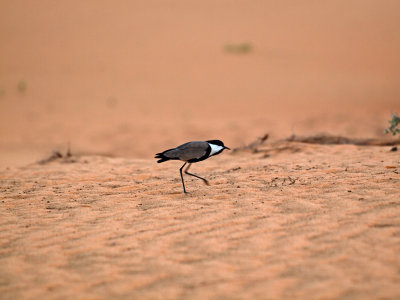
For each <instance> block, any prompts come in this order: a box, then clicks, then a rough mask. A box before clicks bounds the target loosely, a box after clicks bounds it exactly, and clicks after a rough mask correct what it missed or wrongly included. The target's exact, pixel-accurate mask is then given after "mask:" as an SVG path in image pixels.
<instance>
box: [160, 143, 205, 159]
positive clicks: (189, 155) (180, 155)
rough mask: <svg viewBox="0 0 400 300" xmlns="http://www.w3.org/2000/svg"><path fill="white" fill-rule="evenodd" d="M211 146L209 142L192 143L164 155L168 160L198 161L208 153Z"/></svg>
mask: <svg viewBox="0 0 400 300" xmlns="http://www.w3.org/2000/svg"><path fill="white" fill-rule="evenodd" d="M208 147H209V145H208V143H207V142H203V141H199V142H190V143H186V144H183V145H180V146H179V147H177V148H175V149H171V150H168V151H166V152H164V155H165V156H166V157H168V158H177V159H180V160H183V161H187V160H190V159H198V158H200V157H203V156H204V155H205V154H206V153H207V149H208Z"/></svg>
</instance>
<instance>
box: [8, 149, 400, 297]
mask: <svg viewBox="0 0 400 300" xmlns="http://www.w3.org/2000/svg"><path fill="white" fill-rule="evenodd" d="M278 148H279V149H281V150H279V151H276V150H272V149H278ZM268 149H269V148H268V147H267V148H266V150H268ZM268 153H269V157H265V153H260V154H251V153H247V152H239V153H236V154H227V153H223V154H221V155H220V156H218V157H215V158H212V159H210V160H208V161H205V162H203V163H202V164H195V165H193V167H192V169H191V171H192V172H194V173H197V174H199V175H203V176H205V177H207V178H208V179H209V181H210V182H211V185H210V186H205V185H204V184H202V182H201V181H200V180H197V179H195V178H194V179H191V178H186V184H187V188H188V190H189V191H190V194H188V195H184V194H183V193H182V186H181V182H180V178H179V171H178V168H179V167H180V164H179V163H177V162H168V163H164V164H160V165H155V163H154V161H153V160H137V159H122V158H105V157H100V156H84V157H80V158H72V160H73V161H75V162H73V163H68V162H64V161H63V160H62V159H60V161H54V162H51V163H49V164H46V165H39V164H34V165H30V166H27V167H24V168H20V169H10V170H8V171H6V172H2V174H1V181H0V183H1V202H0V214H1V216H0V220H1V222H0V240H1V245H0V265H1V266H2V268H1V271H0V283H1V284H0V292H1V298H2V299H21V298H33V299H43V298H52V299H60V298H64V299H65V298H76V297H78V298H85V299H102V298H118V297H119V298H135V299H204V298H212V299H243V298H247V299H293V298H295V299H397V298H399V297H400V288H399V282H400V272H399V270H400V257H399V255H398V253H399V251H400V219H399V215H400V201H399V199H400V190H399V184H400V175H399V171H400V158H399V155H398V153H396V152H390V151H388V149H387V148H386V147H356V146H310V145H305V144H296V143H289V144H282V145H279V147H277V145H275V146H274V147H273V148H270V151H269V152H268Z"/></svg>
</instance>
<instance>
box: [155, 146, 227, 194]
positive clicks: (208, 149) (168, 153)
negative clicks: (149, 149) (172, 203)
mask: <svg viewBox="0 0 400 300" xmlns="http://www.w3.org/2000/svg"><path fill="white" fill-rule="evenodd" d="M224 149H228V150H230V148H228V147H226V146H225V145H224V143H223V142H222V141H220V140H210V141H194V142H188V143H185V144H183V145H180V146H178V147H176V148H173V149H168V150H165V151H164V152H161V153H157V154H156V156H155V158H159V160H158V161H157V162H158V163H162V162H164V161H167V160H181V161H184V162H185V163H184V164H183V166H182V167H181V168H180V169H179V172H180V174H181V179H182V185H183V192H184V193H185V194H186V193H187V192H186V188H185V182H184V180H183V175H182V169H183V168H184V167H185V166H186V164H187V163H189V165H188V166H187V168H186V169H185V171H184V172H185V174H188V175H190V176H194V177H196V178H199V179H201V180H203V182H204V183H205V184H207V185H209V183H208V181H207V179H204V178H203V177H200V176H197V175H195V174H192V173H189V172H188V170H189V168H190V166H191V164H192V163H196V162H199V161H202V160H205V159H207V158H209V157H211V156H214V155H217V154H220V153H221V152H222V151H224Z"/></svg>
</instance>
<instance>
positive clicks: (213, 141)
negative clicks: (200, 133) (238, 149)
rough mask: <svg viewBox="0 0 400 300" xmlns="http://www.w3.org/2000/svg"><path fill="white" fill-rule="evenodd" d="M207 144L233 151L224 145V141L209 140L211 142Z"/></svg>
mask: <svg viewBox="0 0 400 300" xmlns="http://www.w3.org/2000/svg"><path fill="white" fill-rule="evenodd" d="M206 142H207V143H209V144H213V145H217V146H221V147H224V149H228V150H231V149H230V148H228V147H226V146H225V145H224V143H223V142H222V141H220V140H209V141H206Z"/></svg>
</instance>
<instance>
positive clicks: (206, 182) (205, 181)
mask: <svg viewBox="0 0 400 300" xmlns="http://www.w3.org/2000/svg"><path fill="white" fill-rule="evenodd" d="M191 165H192V164H189V165H188V166H187V168H186V170H185V174H188V175H190V176H194V177H196V178H199V179H201V180H203V181H204V183H205V184H207V185H210V183H209V182H208V180H207V179H204V178H203V177H200V176H197V175H195V174H192V173H189V172H188V170H189V168H190V166H191Z"/></svg>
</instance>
